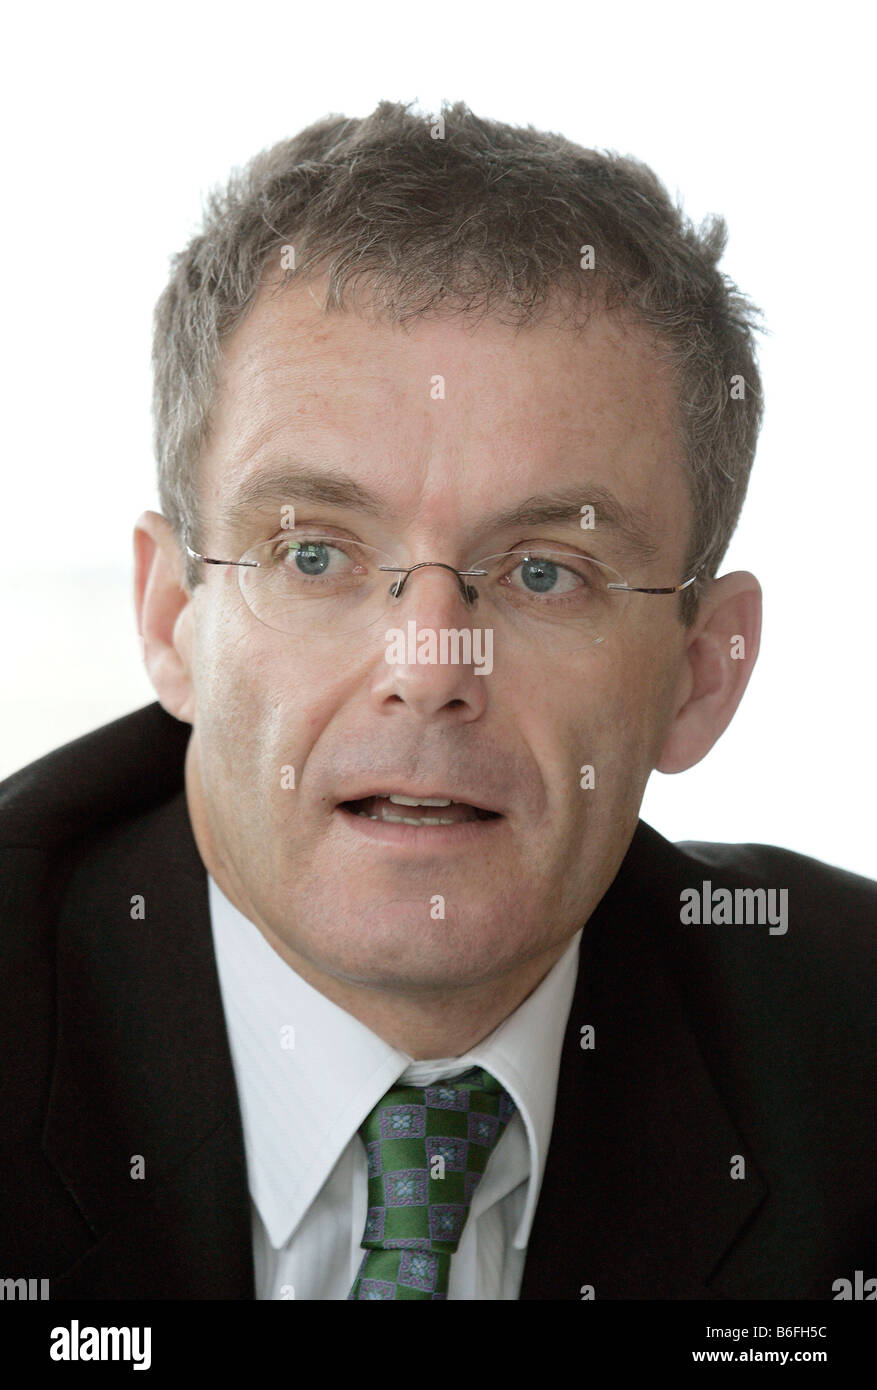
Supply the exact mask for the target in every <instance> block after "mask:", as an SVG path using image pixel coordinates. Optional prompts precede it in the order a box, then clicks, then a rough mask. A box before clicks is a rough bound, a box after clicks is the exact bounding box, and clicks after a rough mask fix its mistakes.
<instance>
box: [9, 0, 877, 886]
mask: <svg viewBox="0 0 877 1390" xmlns="http://www.w3.org/2000/svg"><path fill="white" fill-rule="evenodd" d="M866 13H867V11H866V10H865V7H864V6H861V7H860V6H857V5H851V4H835V5H833V6H831V7H830V8H826V7H824V6H815V5H804V6H797V5H796V6H793V5H791V4H789V5H777V4H773V5H771V4H770V3H767V4H765V3H758V4H749V3H736V4H734V5H723V6H717V7H715V8H714V9H712V10H706V9H705V8H704V6H703V4H702V3H697V4H681V3H669V4H666V3H665V4H654V3H648V4H636V5H633V6H631V5H626V6H624V7H617V8H616V7H608V8H607V11H606V12H603V9H602V7H594V6H590V5H584V6H573V5H557V4H555V3H553V0H550V2H549V3H544V4H541V5H538V6H531V5H526V6H521V7H520V8H519V9H518V8H515V7H514V6H498V5H490V6H484V7H483V8H479V7H478V6H477V5H473V4H472V3H466V4H456V3H454V4H451V3H442V4H429V5H427V4H424V5H413V4H412V3H411V0H406V3H404V4H392V5H391V4H381V3H378V4H375V5H356V6H351V5H345V4H340V5H339V4H331V5H321V6H315V7H310V6H308V7H300V6H298V5H296V4H276V3H263V2H262V0H249V3H247V4H243V5H242V4H239V3H238V4H234V5H229V4H224V3H209V4H208V3H204V4H202V3H198V4H195V3H186V0H175V3H170V4H169V3H167V2H166V0H160V2H159V3H152V4H150V5H149V6H148V7H147V6H145V5H141V6H140V7H138V8H135V9H128V8H125V9H121V8H117V7H115V6H110V5H95V4H91V5H89V4H85V5H77V6H75V7H69V8H67V7H64V8H62V7H61V6H60V5H49V6H42V7H40V8H39V9H34V10H28V11H25V12H24V13H23V14H22V12H21V11H20V10H19V12H18V13H17V14H16V17H15V18H14V19H12V20H10V19H9V18H7V20H6V23H5V29H6V49H7V52H6V63H5V72H4V82H3V88H4V91H3V95H2V104H3V108H4V109H3V113H2V114H3V123H2V128H3V131H4V135H5V140H4V143H5V149H4V185H5V193H6V204H7V205H6V212H5V215H4V219H3V236H4V242H5V246H4V272H5V273H4V284H3V300H4V329H5V331H4V333H3V342H4V349H5V353H4V355H5V361H4V364H3V380H4V384H5V387H6V400H5V411H4V438H5V459H4V466H3V503H4V505H3V507H2V518H0V623H2V634H3V646H2V652H3V680H2V693H0V776H5V775H7V774H8V773H10V772H12V771H13V770H14V769H16V768H18V767H20V766H22V765H24V764H25V763H27V762H29V761H31V760H32V759H34V758H36V757H38V756H40V755H41V754H42V753H45V752H46V751H48V750H49V749H50V748H52V747H55V746H56V745H58V744H60V743H63V742H66V741H67V740H68V739H71V738H74V737H76V736H77V735H79V734H81V733H84V732H85V731H87V730H89V729H92V728H95V727H96V726H98V725H99V724H102V723H105V722H107V721H108V720H110V719H113V718H115V717H117V716H118V715H120V714H124V713H126V712H128V711H129V710H132V709H135V708H137V707H138V706H140V705H143V704H145V703H147V702H149V701H150V700H152V699H153V698H154V693H153V691H152V687H151V685H150V684H149V681H148V678H147V676H146V674H145V671H144V670H143V668H142V665H141V660H140V647H139V640H138V638H137V635H136V626H135V618H134V608H133V599H132V572H133V571H132V544H131V532H132V528H133V524H134V521H135V520H136V517H137V516H138V515H139V513H140V511H141V510H142V509H143V508H144V507H154V508H156V509H157V506H158V503H157V494H156V491H155V485H154V481H153V464H152V458H151V425H150V415H149V410H150V389H151V382H150V369H149V352H150V333H151V313H152V308H153V305H154V302H155V300H156V298H157V296H158V294H159V293H160V291H161V288H162V286H163V283H164V280H165V276H166V273H167V266H168V257H169V256H170V255H171V253H172V252H174V251H176V250H178V249H180V248H181V247H182V246H183V244H184V243H185V241H186V240H187V239H188V237H189V236H190V235H191V233H192V232H193V231H194V230H195V228H196V225H197V222H198V219H199V213H200V206H201V197H202V195H203V193H204V192H205V191H206V190H207V189H208V187H210V186H211V185H212V184H214V183H215V182H218V181H221V180H224V179H225V177H226V176H227V173H228V171H229V169H230V167H231V166H232V165H234V164H242V163H245V162H246V161H247V160H248V159H249V157H250V156H251V155H252V154H254V153H255V152H256V151H257V150H258V149H261V148H263V147H265V146H266V145H269V144H272V143H274V141H276V140H278V139H281V138H285V137H288V136H289V135H291V134H294V133H295V132H296V131H298V130H299V129H301V128H302V127H303V126H304V125H307V124H309V123H310V122H311V121H313V120H315V119H317V118H319V117H321V116H323V115H324V114H326V113H328V112H343V113H344V114H345V115H349V116H362V115H366V114H368V112H370V111H371V110H372V109H373V107H374V106H375V104H376V103H377V101H378V100H380V99H381V98H389V99H391V100H401V101H416V102H417V103H418V106H419V108H420V109H421V110H422V111H424V112H427V111H433V110H436V109H437V107H438V105H439V103H440V102H441V100H442V99H443V98H445V97H447V98H448V99H451V100H455V99H459V100H463V101H465V102H466V103H467V104H468V105H469V106H470V107H471V108H472V109H473V110H474V111H475V112H476V114H478V115H481V116H486V117H492V118H496V119H500V120H506V121H510V122H513V123H515V124H533V125H535V126H536V127H537V128H539V129H547V130H555V131H560V132H562V133H563V134H565V135H567V136H568V137H570V138H571V139H573V140H575V141H577V142H579V143H581V144H584V145H590V146H594V147H597V148H604V149H605V148H608V149H613V150H617V151H619V152H621V153H629V154H633V155H635V156H637V157H638V158H640V159H643V160H645V161H646V162H647V163H648V164H650V165H651V166H652V167H653V168H654V170H655V172H656V173H657V174H658V176H659V177H660V178H661V179H662V180H663V181H664V183H665V184H666V186H667V187H668V189H669V191H670V192H671V194H672V195H674V196H675V195H676V193H677V192H678V193H679V194H680V195H681V196H682V198H683V200H684V204H685V208H686V210H687V211H688V212H689V214H690V215H692V216H693V217H694V218H695V219H696V220H699V219H700V218H701V217H703V216H704V215H705V214H707V213H709V212H712V211H716V212H720V213H721V214H723V215H724V216H725V217H726V218H727V220H728V223H729V226H730V233H731V235H730V241H729V247H728V251H727V253H726V256H725V259H724V261H723V263H722V268H723V269H724V270H725V271H726V272H727V273H728V274H730V275H731V276H732V278H733V279H735V280H736V281H737V282H738V284H739V285H740V286H741V288H742V289H743V290H744V291H745V292H746V293H747V294H749V295H750V296H751V297H752V298H753V299H754V300H755V302H756V303H757V304H759V305H760V306H761V307H762V308H763V309H764V311H765V316H766V322H767V325H768V326H769V328H770V330H771V336H770V337H767V338H761V339H760V342H761V347H760V360H761V364H762V369H763V374H764V380H765V390H766V399H767V418H766V424H765V427H764V430H763V433H762V437H761V444H760V448H759V453H758V457H757V460H756V465H755V470H754V474H753V481H752V484H751V486H750V492H749V497H748V501H747V504H746V508H745V511H744V519H743V521H742V522H741V525H740V527H739V528H738V531H737V534H736V536H735V539H734V541H733V543H732V547H731V550H730V552H729V555H728V558H727V561H726V564H725V567H724V568H725V570H728V569H735V568H746V569H752V570H754V571H755V573H756V574H757V575H758V576H759V578H760V579H761V581H762V584H763V587H764V591H765V624H764V634H763V645H762V652H761V656H760V658H759V661H758V664H757V667H756V670H755V673H754V675H753V678H752V682H751V684H750V687H749V690H748V692H747V694H746V696H745V698H744V702H743V704H742V706H741V709H740V711H739V712H738V714H737V716H736V718H735V720H734V722H733V723H732V725H731V727H730V728H729V730H728V732H727V733H726V734H725V735H724V737H723V738H722V740H721V741H720V743H719V744H718V745H717V747H716V748H715V749H714V751H713V752H712V753H711V754H710V755H709V757H708V758H707V759H706V760H705V761H704V762H703V763H702V764H701V765H700V766H699V767H697V768H695V769H693V770H692V771H690V772H688V773H685V774H682V775H680V776H676V777H663V776H661V775H659V774H655V775H654V776H653V778H652V780H651V783H650V785H649V788H648V791H647V794H646V798H645V801H644V803H643V808H642V815H643V818H644V819H646V820H647V821H649V822H650V823H651V824H652V825H654V826H655V827H656V829H658V830H660V831H661V832H662V833H663V834H665V835H667V836H669V837H670V838H671V839H706V840H728V841H761V842H767V843H773V844H781V845H786V846H788V847H790V848H792V849H796V850H799V851H801V852H803V853H806V854H811V855H815V856H817V857H818V858H821V859H825V860H827V861H829V862H831V863H835V864H839V865H842V866H844V867H846V868H850V869H853V870H856V871H857V872H859V873H864V874H868V875H869V876H875V877H877V854H875V848H874V825H875V817H874V812H873V798H874V781H875V740H874V723H875V718H877V708H875V706H877V701H875V681H874V675H875V657H874V645H875V641H877V623H875V620H874V614H875V596H877V562H875V555H874V550H875V546H874V528H875V504H877V488H875V480H874V478H875V470H874V411H873V397H874V374H875V362H874V353H873V349H872V342H873V334H874V327H873V325H874V319H875V294H874V247H875V243H874V222H873V214H874V205H873V194H872V187H873V183H874V162H873V140H874V109H873V104H872V101H871V99H870V97H869V92H871V91H872V90H873V81H872V78H873V68H872V65H873V51H874V50H873V36H872V35H871V34H870V33H868V32H866V29H865V25H866V24H867V22H868V21H867V20H866V18H865V16H866Z"/></svg>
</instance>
